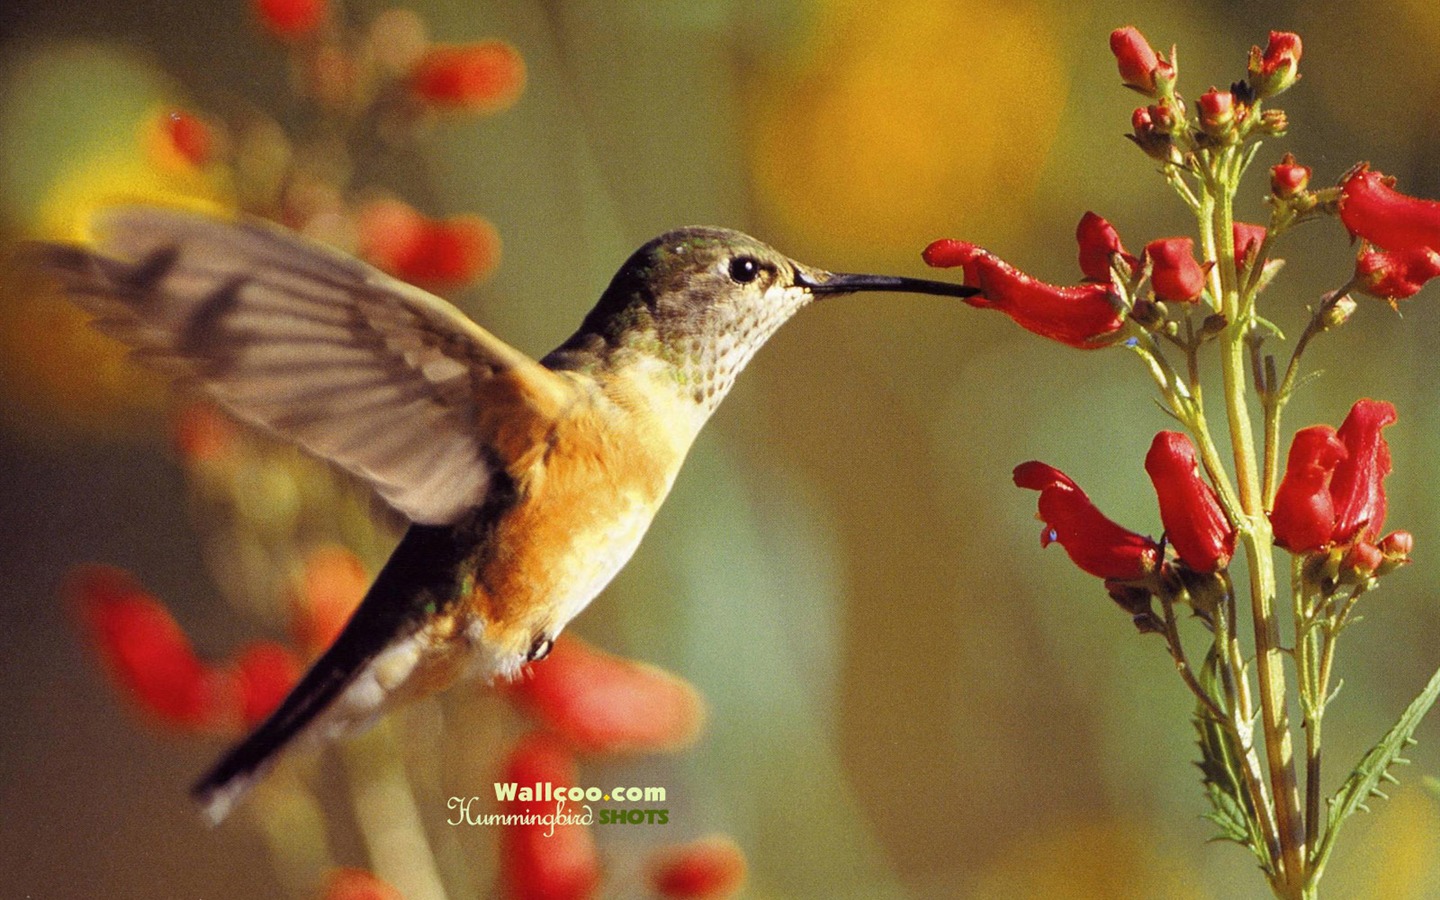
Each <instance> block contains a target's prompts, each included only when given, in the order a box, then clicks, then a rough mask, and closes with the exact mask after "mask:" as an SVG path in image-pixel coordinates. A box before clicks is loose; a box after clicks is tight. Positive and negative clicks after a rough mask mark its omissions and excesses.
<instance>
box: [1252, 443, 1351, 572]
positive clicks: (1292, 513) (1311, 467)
mask: <svg viewBox="0 0 1440 900" xmlns="http://www.w3.org/2000/svg"><path fill="white" fill-rule="evenodd" d="M1348 453H1349V451H1347V450H1346V449H1345V445H1344V444H1343V443H1341V441H1340V439H1339V438H1338V437H1336V435H1335V429H1333V428H1331V427H1330V426H1329V425H1311V426H1310V427H1309V428H1302V429H1300V430H1299V431H1297V432H1295V437H1294V438H1293V439H1291V441H1290V455H1289V456H1288V457H1287V458H1286V462H1285V477H1284V478H1283V479H1281V481H1280V487H1279V489H1277V490H1276V492H1275V503H1274V504H1273V508H1272V509H1271V510H1270V524H1271V526H1272V527H1273V528H1274V530H1275V543H1277V544H1279V545H1280V546H1281V547H1284V548H1285V549H1287V550H1289V551H1290V552H1292V553H1308V552H1310V551H1313V550H1318V549H1320V548H1321V547H1323V546H1325V545H1326V544H1328V543H1329V542H1330V537H1331V535H1332V534H1334V532H1335V501H1334V499H1333V497H1332V496H1331V493H1330V485H1331V480H1332V477H1333V476H1334V474H1335V467H1336V466H1338V465H1339V464H1340V461H1341V460H1343V459H1344V458H1345V457H1346V456H1347V455H1348Z"/></svg>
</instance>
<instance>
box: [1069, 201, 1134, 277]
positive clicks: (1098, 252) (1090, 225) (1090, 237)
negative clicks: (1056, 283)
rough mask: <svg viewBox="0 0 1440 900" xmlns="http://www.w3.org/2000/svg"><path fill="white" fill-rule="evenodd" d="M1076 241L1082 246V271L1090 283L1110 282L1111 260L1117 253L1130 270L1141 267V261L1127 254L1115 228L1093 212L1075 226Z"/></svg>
mask: <svg viewBox="0 0 1440 900" xmlns="http://www.w3.org/2000/svg"><path fill="white" fill-rule="evenodd" d="M1075 241H1076V243H1078V244H1079V245H1080V271H1082V272H1084V273H1085V278H1086V279H1087V280H1089V281H1097V282H1100V283H1102V284H1108V283H1109V282H1110V258H1111V256H1112V255H1114V254H1116V253H1118V254H1120V258H1121V259H1123V260H1124V261H1125V264H1126V265H1128V266H1130V268H1132V269H1134V268H1135V267H1136V266H1138V265H1139V260H1137V259H1136V258H1135V257H1133V256H1131V255H1130V254H1129V253H1126V252H1125V247H1124V245H1122V244H1121V243H1120V234H1119V233H1118V232H1117V231H1116V230H1115V226H1114V225H1111V224H1110V223H1109V222H1107V221H1105V220H1104V219H1102V218H1100V217H1099V216H1097V215H1095V214H1094V213H1093V212H1087V213H1086V214H1085V215H1083V216H1081V217H1080V224H1079V225H1076V226H1075Z"/></svg>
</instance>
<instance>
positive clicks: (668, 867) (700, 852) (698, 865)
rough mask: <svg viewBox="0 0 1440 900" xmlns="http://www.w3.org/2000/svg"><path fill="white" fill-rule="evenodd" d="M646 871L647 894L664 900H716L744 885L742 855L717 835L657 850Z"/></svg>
mask: <svg viewBox="0 0 1440 900" xmlns="http://www.w3.org/2000/svg"><path fill="white" fill-rule="evenodd" d="M647 869H648V870H649V878H648V879H647V880H648V881H649V882H650V888H651V890H652V891H653V892H654V893H655V894H657V895H658V896H660V897H663V898H665V900H719V898H722V897H731V896H734V895H735V894H736V893H738V892H739V891H740V888H741V886H743V885H744V883H745V855H744V854H743V853H741V852H740V848H739V847H737V846H735V842H734V841H732V840H730V839H729V838H728V837H724V836H721V835H716V836H713V837H707V838H701V839H700V840H698V841H694V842H692V843H689V844H685V845H683V846H680V847H670V848H667V849H664V850H660V851H659V852H657V853H656V854H655V855H654V856H653V857H651V859H650V863H649V865H648V866H647Z"/></svg>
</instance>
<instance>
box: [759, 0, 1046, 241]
mask: <svg viewBox="0 0 1440 900" xmlns="http://www.w3.org/2000/svg"><path fill="white" fill-rule="evenodd" d="M812 15H813V17H814V24H813V29H812V31H811V33H810V35H809V37H808V40H807V41H806V46H804V47H803V48H801V49H800V50H799V51H798V52H795V53H792V54H788V55H787V56H786V58H785V59H783V60H781V61H778V62H767V64H765V65H763V66H761V67H760V68H758V69H757V70H756V72H755V74H753V75H751V76H750V77H749V78H748V79H746V81H745V83H744V85H743V93H744V96H745V99H744V103H745V106H746V108H747V110H748V111H749V112H748V116H747V120H748V131H747V133H746V141H747V150H748V153H749V155H750V158H751V171H752V174H753V177H754V179H755V197H756V199H757V201H758V202H759V203H760V205H761V209H762V211H763V213H764V214H765V215H766V216H768V217H770V218H772V219H773V221H774V224H775V225H776V226H777V229H776V230H777V231H780V232H782V233H785V234H789V235H792V236H793V235H795V234H796V233H797V232H798V233H800V234H803V235H804V239H805V240H806V242H807V243H809V244H812V245H813V246H816V247H818V248H819V249H820V250H821V251H823V252H824V253H825V255H827V256H834V257H836V258H842V259H844V258H850V259H854V258H857V257H858V258H859V259H862V260H864V259H867V258H874V257H875V255H876V253H877V251H880V250H883V249H884V248H903V250H904V252H905V253H906V254H907V255H912V256H913V254H914V253H915V252H916V250H917V249H918V248H919V247H923V246H924V245H925V244H926V243H927V242H929V241H930V240H933V239H934V238H936V237H940V236H942V235H950V234H959V233H964V231H965V228H966V227H967V226H973V225H974V224H975V223H974V220H973V219H972V218H970V217H971V216H973V215H974V213H973V212H967V211H975V210H982V209H983V210H987V213H988V216H989V218H990V219H991V220H993V214H994V212H995V211H996V210H997V209H998V210H1004V209H1007V208H1008V209H1012V210H1014V211H1015V212H1016V214H1017V215H1018V214H1020V213H1021V212H1023V206H1024V202H1023V201H1024V198H1025V197H1026V196H1027V194H1029V193H1030V192H1031V191H1033V190H1034V187H1035V183H1036V179H1037V176H1038V174H1039V172H1040V170H1041V167H1042V166H1041V164H1042V162H1043V161H1044V159H1045V156H1046V154H1047V153H1048V151H1049V148H1050V144H1051V142H1052V141H1053V139H1054V137H1055V134H1056V131H1057V128H1058V125H1059V119H1060V114H1061V111H1062V110H1063V108H1064V106H1065V100H1066V89H1067V84H1068V78H1067V74H1066V70H1065V67H1064V65H1063V58H1064V54H1063V53H1062V51H1061V47H1060V46H1059V43H1058V39H1057V35H1056V29H1055V28H1054V27H1053V26H1052V25H1051V24H1050V23H1048V22H1047V16H1054V15H1057V13H1056V12H1055V11H1054V10H1052V9H1050V8H1047V7H1045V6H1043V5H1037V4H1032V3H1015V4H1005V5H1003V6H996V5H994V4H987V3H975V2H966V0H954V2H947V3H934V2H927V0H902V2H897V3H892V4H888V5H887V9H886V14H885V15H883V16H876V15H875V14H874V10H873V8H872V6H871V5H870V4H866V3H860V2H855V0H824V2H821V3H817V4H816V9H815V10H814V11H813V13H812ZM1022 87H1023V97H1024V100H1023V102H1020V101H1018V100H1017V96H1016V95H1017V88H1022ZM937 111H943V114H937ZM1007 200H1009V201H1013V202H1007Z"/></svg>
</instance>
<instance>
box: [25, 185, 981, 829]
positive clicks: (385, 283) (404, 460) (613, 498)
mask: <svg viewBox="0 0 1440 900" xmlns="http://www.w3.org/2000/svg"><path fill="white" fill-rule="evenodd" d="M91 224H92V232H93V234H92V238H91V240H90V241H89V242H88V243H87V244H85V245H83V246H81V245H72V244H60V243H37V244H35V246H34V247H33V255H34V258H35V259H36V261H37V262H38V263H39V265H40V266H41V267H42V268H43V269H45V270H47V271H48V272H50V273H53V274H54V275H55V276H56V277H58V279H59V280H60V282H61V283H62V285H63V286H64V288H65V290H66V292H67V293H68V295H69V296H70V297H71V298H72V299H73V300H74V301H75V302H77V303H78V304H79V305H80V306H82V307H84V308H85V309H87V310H89V311H91V312H92V313H93V314H95V316H96V319H95V324H96V326H97V327H99V328H100V329H101V330H102V331H104V332H106V333H109V334H111V335H114V336H115V337H118V338H119V339H120V340H122V341H124V342H125V343H127V344H129V345H131V346H132V347H133V348H134V354H135V356H136V357H137V359H138V360H139V361H140V362H142V363H146V364H149V365H151V366H154V367H158V368H160V369H161V370H162V371H165V372H168V373H172V374H174V375H175V376H177V377H179V378H181V379H182V380H184V381H186V382H189V383H191V384H193V385H195V386H197V387H198V388H199V389H200V390H201V391H203V392H204V393H206V394H208V395H209V396H210V397H211V398H212V399H213V400H214V401H216V402H217V403H219V404H220V405H221V406H222V407H224V408H225V409H227V410H228V411H229V412H230V413H232V414H233V415H235V416H237V417H238V418H239V419H241V420H243V421H245V422H248V423H250V424H252V425H254V426H258V427H259V428H260V429H262V430H264V431H267V432H269V433H271V434H273V435H276V436H279V437H280V438H283V439H286V440H288V441H291V442H293V443H295V444H298V445H299V446H300V447H301V448H303V449H304V450H306V451H308V452H309V453H311V454H313V455H315V456H317V457H319V458H321V459H323V460H326V461H328V462H329V463H331V464H333V465H334V466H336V467H338V468H339V469H341V470H343V471H345V472H348V473H349V474H351V475H353V476H356V477H357V478H358V479H359V480H360V481H361V482H363V483H366V484H368V486H369V487H370V488H372V489H373V490H374V492H375V493H376V494H378V495H379V497H380V498H382V499H383V500H384V501H385V502H387V503H388V504H389V505H390V506H392V507H394V509H395V510H397V511H398V512H399V513H400V514H401V515H403V516H404V517H405V519H407V520H408V521H409V523H410V524H409V525H408V528H407V529H406V531H405V533H404V536H403V537H402V538H401V540H400V542H399V544H398V545H397V546H396V548H395V550H394V551H393V553H392V554H391V556H390V557H389V560H388V561H387V562H386V563H385V565H384V566H383V567H382V569H381V570H380V573H379V575H378V576H377V577H376V578H375V581H374V582H373V584H372V585H371V586H370V588H369V590H368V592H367V593H366V595H365V597H364V599H363V600H362V601H361V603H360V605H359V606H358V607H357V609H356V611H355V612H354V614H353V615H352V617H351V618H350V620H349V621H348V623H347V624H346V625H345V626H344V628H343V629H342V631H341V633H340V634H339V635H338V637H337V638H336V639H335V641H334V643H333V644H332V645H331V646H330V647H329V648H328V649H326V650H325V651H324V652H323V653H322V654H321V655H320V657H319V658H318V659H317V660H316V661H315V663H314V664H313V665H312V666H311V667H310V668H309V670H308V671H307V672H306V673H305V674H304V676H303V677H302V678H301V679H300V681H299V682H298V684H297V685H296V687H295V688H294V689H293V690H292V691H291V692H290V693H289V695H288V696H287V697H286V698H285V699H284V700H283V701H282V702H281V704H280V705H279V707H278V708H277V709H276V710H275V712H274V713H273V714H271V715H270V717H269V718H268V719H266V720H265V721H263V722H262V723H261V724H260V725H258V726H257V727H256V728H255V729H254V731H252V732H251V733H250V734H249V735H248V736H247V737H245V738H243V739H242V740H240V741H239V742H238V743H236V744H235V745H234V746H233V747H232V748H230V749H229V750H228V751H227V752H225V753H224V754H223V755H222V756H221V757H220V759H219V760H218V762H216V763H215V764H214V766H213V767H212V768H211V769H210V770H209V771H208V772H207V773H205V774H204V775H203V777H201V778H200V780H199V781H198V782H197V783H196V784H195V786H194V787H193V789H192V796H193V797H194V799H195V800H196V801H197V802H198V804H199V805H200V808H201V812H202V814H203V815H204V816H205V817H206V818H207V819H208V820H209V821H210V822H211V823H212V824H218V823H219V822H220V821H221V820H223V819H224V818H225V817H226V815H227V814H228V813H229V811H230V810H231V808H232V807H233V806H234V804H235V803H236V802H237V800H238V799H239V798H240V797H241V796H242V794H243V793H244V792H245V790H246V789H247V788H248V787H249V786H250V785H251V784H253V783H254V782H255V780H256V779H258V778H260V777H261V776H263V774H264V773H265V772H266V771H267V770H268V769H269V767H270V766H271V765H272V764H273V763H274V762H275V760H276V759H277V758H278V755H279V754H280V752H281V751H282V750H283V749H284V748H286V747H287V746H288V745H290V744H292V743H293V742H295V741H296V739H297V738H300V737H301V736H302V735H305V736H308V737H315V738H322V739H325V738H333V737H337V736H340V735H343V734H346V733H350V732H353V731H355V730H358V729H361V728H363V727H364V726H365V725H367V724H369V723H370V722H372V721H373V720H374V719H376V718H377V717H378V716H379V715H381V714H382V713H383V712H385V711H387V710H389V709H391V708H393V707H394V706H396V705H397V704H400V703H403V702H406V701H408V700H412V699H415V698H418V697H420V696H424V695H427V694H430V693H433V692H435V691H438V690H441V689H443V688H445V687H447V686H448V685H450V684H451V683H453V682H455V681H456V680H458V679H460V678H461V677H479V678H484V679H487V680H489V681H492V682H493V681H496V680H505V679H513V678H514V677H516V676H517V675H518V674H519V673H520V672H521V670H522V669H523V668H524V667H525V666H526V665H528V664H533V663H538V662H540V661H541V660H543V659H544V658H545V656H546V654H547V653H549V652H550V649H551V647H552V646H554V643H555V639H556V637H557V636H558V635H559V634H560V632H561V630H562V629H564V628H565V626H566V625H567V624H568V623H569V622H570V620H571V619H573V618H574V617H575V616H576V615H577V614H578V613H579V612H580V611H581V610H583V609H584V608H585V607H586V606H587V605H588V604H589V603H590V602H591V600H593V599H594V598H595V597H596V596H597V595H598V594H599V593H600V592H601V591H602V590H603V589H604V588H605V586H606V585H607V584H608V583H609V582H610V580H611V579H612V578H614V576H615V575H616V573H618V572H619V571H620V569H621V568H622V567H623V566H624V565H625V564H626V562H628V561H629V559H630V557H631V555H632V554H633V553H634V552H635V550H636V548H637V547H638V546H639V544H640V540H641V538H642V537H643V535H644V534H645V531H646V529H647V528H648V527H649V525H650V522H651V520H652V519H653V518H654V516H655V513H656V511H657V510H658V509H659V508H660V505H661V503H663V501H664V500H665V497H666V495H667V494H668V493H669V491H670V488H671V486H672V485H673V484H674V482H675V478H676V475H677V474H678V473H679V471H680V467H681V464H682V463H683V461H684V459H685V456H686V453H687V452H688V451H689V449H690V446H691V444H692V443H693V442H694V440H695V438H696V436H697V435H698V434H699V432H700V430H701V428H702V427H703V426H704V425H705V423H706V421H707V420H708V419H709V418H710V415H711V413H713V412H714V411H715V408H716V407H717V406H718V405H719V404H720V402H721V400H723V399H724V397H725V395H726V393H727V392H728V391H729V390H730V387H731V385H733V384H734V382H735V377H736V376H737V375H738V374H739V373H740V371H741V369H743V368H744V367H745V365H746V363H748V362H749V361H750V359H751V358H752V357H753V356H754V355H755V353H756V351H758V350H759V349H760V347H761V346H762V345H763V344H764V343H765V341H766V340H767V339H768V338H769V337H770V336H771V335H772V334H774V333H775V331H776V329H778V328H779V327H780V326H781V325H782V324H784V323H785V322H786V321H787V320H788V319H789V318H790V317H791V316H793V315H794V314H795V313H796V312H798V311H799V310H800V309H801V308H803V307H805V306H807V305H808V304H810V303H811V302H812V301H814V300H816V299H819V298H823V297H830V296H836V295H843V294H850V293H855V292H860V291H898V292H911V293H921V294H935V295H942V296H950V297H966V296H971V295H973V294H974V293H976V291H975V289H974V288H971V287H966V286H963V285H958V284H950V283H944V282H936V281H926V280H921V279H915V278H906V277H892V276H880V275H856V274H833V273H831V272H827V271H825V270H822V269H818V268H814V267H811V266H807V265H803V264H801V263H798V262H796V261H795V260H793V259H789V258H787V257H786V256H784V255H782V254H780V253H779V252H777V251H776V250H774V249H772V248H771V247H769V246H767V245H766V244H764V243H762V242H760V241H759V240H756V239H755V238H752V237H750V236H748V235H745V234H742V233H740V232H738V231H731V230H727V229H723V228H712V227H690V228H681V229H678V230H675V231H670V232H668V233H666V234H663V235H661V236H659V237H657V238H655V239H654V240H652V241H650V242H649V243H647V244H645V245H644V246H642V247H641V248H640V249H639V250H637V251H635V253H634V254H632V255H631V256H630V258H629V259H627V260H626V261H625V263H624V265H622V266H621V267H620V270H619V271H618V272H617V273H616V274H615V276H614V278H613V279H612V280H611V281H610V284H609V287H607V288H606V289H605V291H604V292H603V293H602V294H601V296H600V299H599V301H598V302H597V303H596V304H595V306H594V308H593V309H591V310H590V312H589V313H588V314H587V315H586V316H585V318H584V320H583V321H582V322H581V323H580V327H579V329H578V330H576V332H575V333H574V334H573V335H571V336H570V338H569V339H567V340H566V341H565V342H564V343H562V344H560V346H559V347H557V348H556V349H555V350H554V351H553V352H551V353H550V354H549V355H547V356H545V357H544V358H543V359H540V360H538V361H537V360H535V359H533V358H531V357H529V356H527V355H526V354H524V353H522V352H520V351H519V350H516V349H514V348H513V347H511V346H509V345H508V344H506V343H505V342H503V341H501V340H500V339H499V338H497V337H495V336H494V335H492V334H491V333H490V332H488V331H486V330H485V329H483V328H481V327H480V326H479V325H477V324H476V323H475V322H473V321H472V320H470V319H469V318H467V317H466V316H465V315H464V314H462V313H461V312H460V311H459V310H458V309H457V308H456V307H454V306H452V305H451V304H450V303H448V302H446V301H444V300H442V299H440V298H439V297H436V296H434V295H432V294H430V293H427V292H425V291H423V290H421V289H419V288H417V287H414V286H412V285H409V284H406V283H404V282H402V281H399V280H397V279H394V278H391V277H390V276H388V275H385V274H383V273H381V272H380V271H378V270H376V269H374V268H372V267H371V266H369V265H367V264H365V263H363V262H361V261H360V260H358V259H355V258H353V257H350V256H347V255H345V254H343V253H340V252H339V251H336V250H333V249H331V248H328V247H325V246H323V245H321V244H318V243H315V242H313V241H311V240H309V239H306V238H304V237H302V236H300V235H298V234H295V233H293V232H290V231H287V230H284V229H281V228H279V227H277V226H274V225H270V224H268V223H264V222H261V221H259V220H253V219H247V218H243V217H235V218H221V217H217V216H211V215H208V214H203V213H197V212H191V211H181V210H175V209H163V208H155V207H115V208H110V209H106V210H103V211H101V212H99V213H97V214H96V215H95V216H94V217H93V219H92V223H91Z"/></svg>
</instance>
